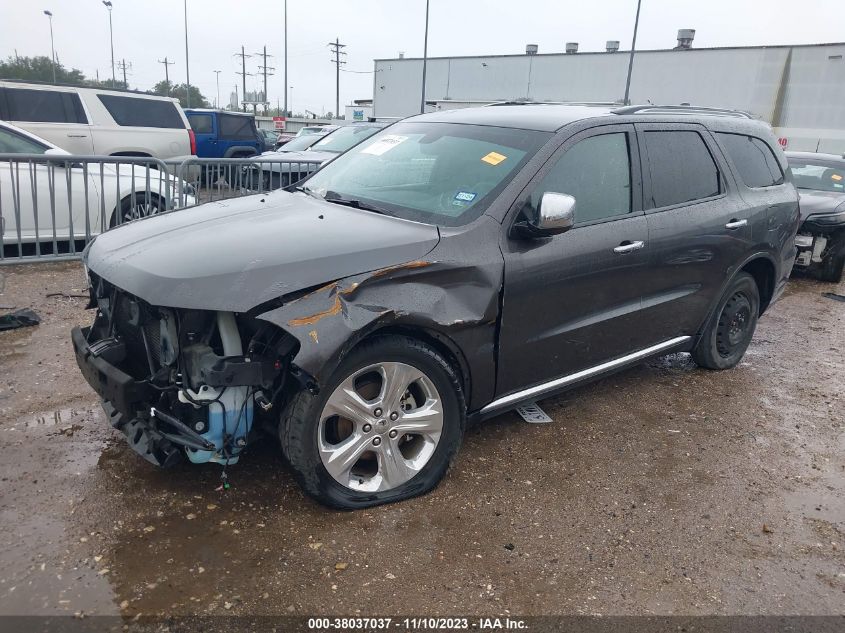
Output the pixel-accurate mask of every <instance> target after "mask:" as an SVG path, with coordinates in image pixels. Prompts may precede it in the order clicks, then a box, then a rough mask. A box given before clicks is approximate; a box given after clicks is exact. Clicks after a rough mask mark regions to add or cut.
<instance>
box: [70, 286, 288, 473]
mask: <svg viewBox="0 0 845 633" xmlns="http://www.w3.org/2000/svg"><path fill="white" fill-rule="evenodd" d="M90 277H91V305H90V307H92V308H96V310H97V314H96V319H95V321H94V324H93V325H92V326H91V327H89V328H76V329H75V330H74V332H73V344H74V349H75V352H76V356H77V362H78V364H79V366H80V369H81V370H82V372H83V374H84V375H85V377H86V379H87V380H88V382H89V383H90V384H91V385H92V386H93V387H94V388H95V389H96V390H97V391H98V393H99V395H100V396H101V397H102V398H103V399H104V403H103V406H104V408H105V410H106V413H107V414H108V415H109V417H110V421H111V423H112V425H113V426H114V427H115V428H117V429H119V430H120V431H122V432H123V433H124V434H125V435H126V437H127V440H128V441H129V444H130V446H132V448H133V449H134V450H135V451H136V452H138V453H139V454H140V455H141V456H142V457H144V459H146V460H147V461H149V462H151V463H153V464H156V465H158V466H171V465H173V464H175V463H177V462H179V461H181V460H182V459H183V457H187V458H188V459H189V460H190V461H191V462H194V463H205V462H217V463H220V464H234V463H236V462H237V461H238V457H239V455H240V453H241V451H242V450H243V448H244V447H245V446H246V444H247V442H248V441H249V438H250V436H251V433H252V431H253V428H254V427H255V423H256V421H257V418H258V417H259V416H260V415H262V414H264V413H265V412H268V411H270V410H271V409H272V408H273V405H274V402H277V401H278V400H279V399H280V398H281V394H282V390H283V388H284V386H285V376H286V375H288V373H289V369H290V359H291V358H292V357H293V354H294V353H295V350H296V347H297V342H296V340H295V339H293V338H292V337H290V336H289V335H286V334H285V333H284V332H282V331H281V330H279V329H278V328H275V327H273V326H271V325H269V324H267V323H265V322H260V321H256V320H254V319H250V318H249V317H246V316H245V315H239V314H235V313H233V312H223V311H203V310H184V309H174V308H162V307H156V306H152V305H150V304H148V303H146V302H145V301H143V300H141V299H139V298H137V297H134V296H132V295H130V294H128V293H126V292H124V291H122V290H119V289H118V288H116V287H114V286H112V285H111V284H109V283H108V282H107V281H105V280H103V279H102V278H99V277H97V276H96V275H94V274H93V273H92V274H90Z"/></svg>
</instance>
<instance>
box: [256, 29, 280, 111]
mask: <svg viewBox="0 0 845 633" xmlns="http://www.w3.org/2000/svg"><path fill="white" fill-rule="evenodd" d="M256 55H261V56H262V57H263V58H264V65H263V66H262V65H261V64H259V65H258V70H260V71H261V72H262V73H263V74H264V102H265V103H264V112H265V114H266V112H267V104H269V103H270V98H269V97H268V96H267V77H268V76H270V77H272V76H273V74H274V73H271V72H267V71H268V70H276V68H275V66H268V65H267V58H268V57H272V55H268V54H267V47H266V46H265V47H264V51H263V52H261V53H256Z"/></svg>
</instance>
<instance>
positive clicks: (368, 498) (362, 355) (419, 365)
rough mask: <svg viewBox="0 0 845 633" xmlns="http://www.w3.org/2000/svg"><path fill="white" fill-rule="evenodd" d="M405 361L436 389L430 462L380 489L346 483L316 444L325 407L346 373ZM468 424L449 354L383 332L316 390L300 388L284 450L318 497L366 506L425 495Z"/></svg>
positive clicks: (288, 411) (285, 420)
mask: <svg viewBox="0 0 845 633" xmlns="http://www.w3.org/2000/svg"><path fill="white" fill-rule="evenodd" d="M389 362H394V363H404V364H408V365H412V366H413V367H414V368H416V369H418V370H419V371H421V372H422V373H423V374H424V375H425V376H426V377H427V378H428V379H429V380H431V382H432V383H433V384H434V386H435V387H436V389H437V392H438V394H439V395H440V401H441V403H442V412H443V428H442V432H441V435H440V439H439V442H438V443H437V445H436V447H435V449H434V452H433V453H432V454H431V457H430V458H429V459H428V462H427V463H425V465H424V466H422V468H421V469H420V470H419V472H417V474H416V475H414V476H413V477H412V478H411V479H409V480H408V481H406V482H405V483H403V484H401V485H399V486H397V487H395V488H391V489H389V490H383V491H378V492H364V491H360V490H354V489H352V488H348V487H346V486H344V485H343V484H341V483H340V482H339V481H337V480H336V479H335V478H334V477H333V476H332V475H331V474H330V473H329V472H328V471H327V470H326V468H325V466H324V465H323V461H322V460H321V458H320V454H319V448H318V442H319V439H318V428H319V426H320V425H319V421H320V417H321V414H322V412H323V409H324V406H325V404H326V402H327V401H328V399H329V397H330V396H331V394H332V393H333V392H334V390H335V389H336V388H337V387H338V385H339V384H340V383H341V382H343V381H344V380H345V379H346V378H347V377H349V376H353V375H354V374H355V373H356V372H358V371H360V370H361V369H363V368H366V367H368V366H369V365H373V364H376V363H389ZM465 427H466V405H465V401H464V394H463V389H462V387H461V382H460V381H459V380H458V377H457V376H456V374H455V371H454V370H453V369H452V367H451V366H450V365H449V363H448V362H447V361H446V359H445V358H444V357H443V356H442V355H441V354H440V353H439V352H438V351H437V350H435V349H434V348H432V347H430V346H429V345H427V344H425V343H423V342H421V341H419V340H416V339H413V338H410V337H407V336H380V337H377V338H373V339H372V340H369V341H365V342H364V343H362V344H361V345H360V346H358V347H357V348H355V349H354V350H353V351H352V352H351V353H350V354H349V355H348V356H347V357H346V358H345V359H344V360H343V361H342V362H341V364H340V365H339V366H338V368H337V370H336V371H335V372H334V373H333V375H332V377H331V378H330V379H329V380H328V381H327V382H326V384H325V385H323V386H322V387H321V390H320V393H319V394H318V395H316V396H315V395H313V394H312V393H310V392H309V391H307V390H303V391H300V392H298V393H296V394H295V395H294V396H293V397H292V399H291V401H290V403H289V404H288V406H287V407H286V408H285V411H284V412H283V413H282V419H281V422H280V425H279V436H280V440H281V444H282V450H283V452H284V454H285V457H287V459H288V461H289V462H290V464H291V466H292V467H293V469H294V472H295V474H296V478H297V480H298V482H299V484H300V486H301V487H302V489H303V490H304V491H305V492H306V493H307V494H308V495H310V496H311V497H313V498H314V499H316V500H317V501H318V502H320V503H322V504H324V505H326V506H329V507H332V508H338V509H345V510H352V509H359V508H367V507H371V506H376V505H380V504H383V503H391V502H394V501H400V500H402V499H408V498H411V497H415V496H418V495H421V494H425V493H427V492H429V491H430V490H431V489H433V488H434V487H435V486H436V485H437V483H438V482H439V481H440V480H441V479H442V478H443V476H444V475H445V473H446V471H447V470H448V468H449V466H450V464H451V462H452V460H453V459H454V457H455V455H456V454H457V452H458V449H459V448H460V444H461V440H462V439H463V433H464V429H465Z"/></svg>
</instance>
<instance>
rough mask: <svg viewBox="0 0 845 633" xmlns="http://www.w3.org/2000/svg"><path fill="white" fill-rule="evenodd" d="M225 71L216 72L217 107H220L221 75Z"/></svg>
mask: <svg viewBox="0 0 845 633" xmlns="http://www.w3.org/2000/svg"><path fill="white" fill-rule="evenodd" d="M221 72H223V71H220V70H215V71H214V74H215V75H216V76H217V102H216V103H217V107H218V108H219V107H220V73H221Z"/></svg>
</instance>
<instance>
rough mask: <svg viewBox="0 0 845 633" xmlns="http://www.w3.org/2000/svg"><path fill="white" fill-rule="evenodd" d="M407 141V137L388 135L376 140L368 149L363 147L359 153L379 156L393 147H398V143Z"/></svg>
mask: <svg viewBox="0 0 845 633" xmlns="http://www.w3.org/2000/svg"><path fill="white" fill-rule="evenodd" d="M407 140H408V137H407V136H399V135H398V134H388V135H387V136H382V137H381V138H380V139H379V140H377V141H376V142H375V143H373V144H372V145H370V146H369V147H365V148H364V149H362V150H361V153H362V154H372V155H373V156H381V155H382V154H384V153H385V152H389V151H390V150H392V149H393V148H394V147H396V146H397V145H399V143H402V142H404V141H407Z"/></svg>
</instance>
